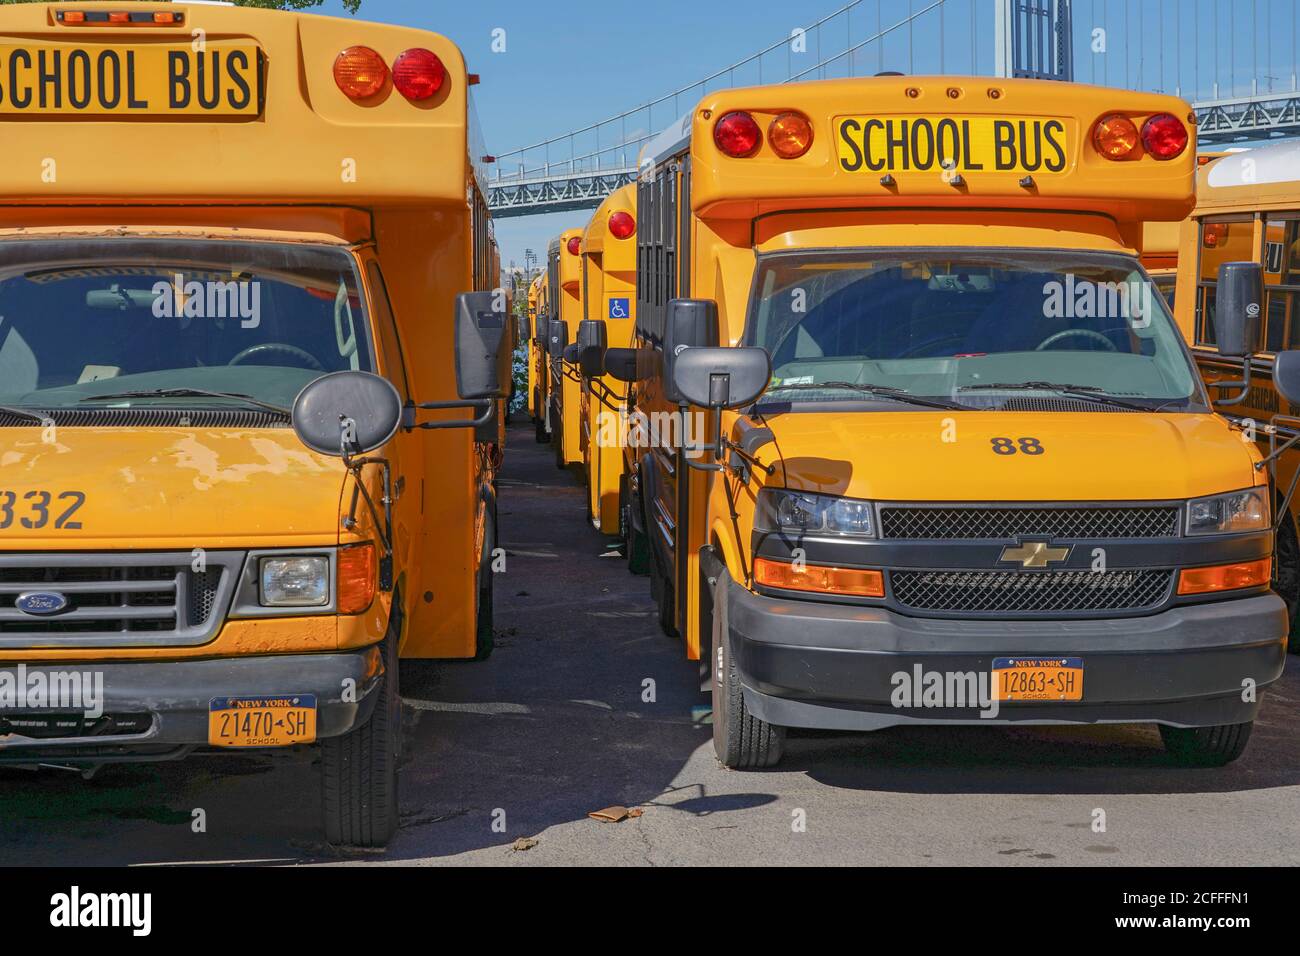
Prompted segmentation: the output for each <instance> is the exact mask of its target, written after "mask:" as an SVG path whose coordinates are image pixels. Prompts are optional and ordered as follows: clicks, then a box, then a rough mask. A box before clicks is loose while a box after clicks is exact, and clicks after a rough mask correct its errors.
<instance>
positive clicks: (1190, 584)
mask: <svg viewBox="0 0 1300 956" xmlns="http://www.w3.org/2000/svg"><path fill="white" fill-rule="evenodd" d="M1272 576H1273V559H1272V558H1260V559H1259V560H1258V561H1243V562H1241V563H1239V564H1216V565H1214V566H1213V567H1209V568H1184V569H1183V571H1182V573H1180V574H1179V575H1178V593H1179V594H1211V593H1213V592H1215V591H1235V590H1238V589H1239V588H1259V587H1264V585H1266V584H1268V582H1269V580H1270V579H1271V578H1272Z"/></svg>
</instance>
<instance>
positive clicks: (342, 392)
mask: <svg viewBox="0 0 1300 956" xmlns="http://www.w3.org/2000/svg"><path fill="white" fill-rule="evenodd" d="M404 412H405V409H404V408H403V406H402V399H401V396H400V395H399V394H398V392H397V389H396V388H394V387H393V384H392V383H391V382H389V381H388V380H387V379H385V378H381V377H379V376H378V375H372V374H370V373H369V372H359V371H343V372H331V373H330V374H328V375H322V376H321V377H320V378H317V379H315V380H314V381H312V382H309V383H308V384H307V385H306V386H305V387H304V388H303V390H302V391H301V392H299V393H298V397H297V398H296V399H294V403H293V411H292V413H291V422H292V424H293V430H294V432H295V433H296V434H297V435H298V438H299V440H300V441H302V443H303V444H304V445H306V446H307V447H308V448H310V449H311V450H312V451H315V452H318V453H320V454H322V455H331V456H333V457H337V458H340V459H342V461H343V466H344V467H345V468H347V470H348V472H349V473H350V474H351V475H352V478H353V486H352V506H351V508H350V509H349V510H348V514H347V516H346V517H344V519H343V527H344V528H346V529H347V530H349V531H352V530H354V529H355V528H356V526H357V506H358V504H359V500H358V499H362V500H364V501H365V504H366V508H367V509H368V510H369V512H370V517H371V519H372V520H373V521H374V524H375V528H376V529H377V532H378V534H379V536H380V538H381V542H380V543H381V544H382V546H383V554H382V555H381V556H380V559H379V586H380V588H381V589H382V590H384V591H391V590H392V589H393V507H392V506H393V472H392V466H391V465H390V464H389V461H388V459H387V458H381V457H377V456H373V457H372V456H369V455H368V454H367V453H368V452H370V451H373V450H375V449H377V448H381V447H382V446H384V445H385V444H387V443H388V441H389V439H391V438H392V437H393V435H394V434H396V433H397V429H398V428H399V427H400V426H401V424H402V420H403V418H404ZM367 465H377V466H379V468H380V470H381V471H382V473H383V497H382V498H381V499H380V504H382V505H383V514H382V515H381V514H380V510H379V508H378V507H377V506H376V504H375V500H374V498H373V497H372V496H371V494H370V491H369V489H368V488H366V484H365V482H364V481H363V480H362V472H363V471H364V470H365V467H366V466H367Z"/></svg>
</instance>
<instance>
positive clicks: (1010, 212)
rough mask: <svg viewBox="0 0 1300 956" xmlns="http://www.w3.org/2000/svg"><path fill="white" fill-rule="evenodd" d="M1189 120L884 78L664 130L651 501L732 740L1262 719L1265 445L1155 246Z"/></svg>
mask: <svg viewBox="0 0 1300 956" xmlns="http://www.w3.org/2000/svg"><path fill="white" fill-rule="evenodd" d="M1190 122H1191V114H1190V110H1189V108H1188V107H1187V105H1186V104H1185V103H1183V102H1181V101H1179V100H1177V99H1174V98H1172V97H1165V96H1155V95H1144V94H1135V93H1129V92H1124V91H1116V90H1107V89H1101V88H1093V87H1085V86H1075V85H1071V84H1062V83H1042V82H1034V81H1027V80H1026V81H1020V80H1000V79H999V80H989V79H967V78H953V77H898V78H894V77H890V78H877V79H870V80H847V81H826V82H821V83H809V84H801V85H800V84H795V85H787V86H780V87H772V88H756V89H750V90H733V91H726V92H719V93H717V94H713V95H710V96H708V97H706V98H705V99H704V100H703V101H701V102H700V104H699V105H698V106H697V107H696V109H695V110H694V111H693V113H691V114H690V115H688V116H687V117H686V118H685V119H684V120H683V121H682V122H681V123H680V124H678V125H677V126H675V127H673V128H671V129H670V130H668V131H665V133H664V134H663V135H662V136H661V137H660V138H659V139H658V140H656V141H655V142H652V143H651V144H650V146H648V147H647V154H646V157H645V159H644V160H643V165H642V169H641V174H640V187H639V193H638V199H637V208H638V214H639V219H640V220H641V222H642V223H643V224H644V223H646V222H662V223H663V226H662V227H661V228H656V229H655V230H654V231H653V232H652V231H650V230H647V229H646V228H645V227H644V225H643V227H642V228H641V229H640V230H639V234H638V235H639V239H638V241H639V242H640V243H641V245H642V248H641V250H640V257H639V262H640V263H641V268H640V270H639V272H638V286H637V294H638V303H637V306H638V314H637V330H636V345H637V349H638V357H637V361H636V370H635V372H634V373H631V374H630V375H629V377H630V378H632V379H633V380H634V381H633V383H632V388H633V390H634V393H635V408H634V410H633V413H632V414H633V417H634V418H638V419H639V422H638V423H637V424H638V425H640V426H641V427H639V428H638V427H633V428H632V429H631V430H630V432H629V441H630V443H631V445H632V447H631V448H630V451H629V463H628V467H629V475H630V477H631V479H632V488H631V492H630V494H631V497H632V503H631V505H632V506H631V508H630V511H631V513H632V515H633V517H634V519H635V527H634V528H633V529H632V532H631V534H632V535H633V536H634V538H635V539H636V540H637V541H639V542H645V543H646V544H647V545H648V548H649V552H650V555H651V557H652V560H651V562H650V564H651V568H650V572H651V584H652V590H653V592H654V593H655V594H656V596H657V597H658V599H659V606H660V619H661V623H662V624H663V626H664V628H665V629H666V630H668V631H669V632H670V633H671V632H680V633H681V634H682V636H683V640H684V644H685V648H686V651H687V655H688V657H690V658H699V659H701V660H702V661H704V662H707V670H708V671H709V672H710V675H711V677H710V681H709V683H710V686H711V690H712V696H713V713H714V717H713V726H714V742H715V748H716V750H717V753H718V756H719V758H720V759H721V760H722V761H723V762H724V763H726V764H727V765H728V766H737V767H744V766H763V765H768V764H771V763H773V762H775V761H776V760H777V759H779V757H780V754H781V749H782V740H783V735H784V729H783V728H785V727H818V728H830V729H842V730H844V729H847V730H854V729H856V730H871V729H876V728H880V727H887V726H893V725H899V724H913V723H915V724H944V723H963V722H969V723H973V724H979V723H1101V722H1155V723H1157V724H1159V725H1160V727H1161V732H1162V735H1163V736H1164V738H1165V741H1166V744H1167V746H1168V747H1169V748H1170V749H1171V750H1172V751H1174V752H1176V753H1177V754H1179V755H1180V756H1182V757H1184V758H1186V759H1188V760H1191V761H1196V762H1205V763H1223V762H1226V761H1228V760H1231V759H1233V758H1235V757H1236V756H1237V755H1238V754H1239V753H1240V752H1241V750H1242V749H1243V748H1244V746H1245V742H1246V739H1247V738H1248V736H1249V732H1250V727H1251V722H1252V721H1253V719H1254V718H1255V715H1256V713H1257V710H1258V707H1259V702H1258V701H1259V697H1258V691H1259V690H1260V689H1262V688H1264V687H1266V686H1267V685H1268V684H1269V683H1271V682H1272V681H1273V680H1275V679H1276V678H1277V677H1278V675H1279V674H1280V672H1281V669H1282V664H1283V659H1284V648H1285V638H1284V634H1285V630H1286V614H1285V610H1284V607H1283V605H1282V602H1281V601H1280V600H1279V599H1278V597H1277V595H1276V594H1274V593H1273V592H1272V591H1271V590H1270V587H1269V584H1270V567H1271V561H1272V554H1273V531H1272V525H1271V522H1270V515H1271V506H1270V502H1269V493H1268V488H1267V475H1266V473H1265V472H1264V471H1263V470H1262V469H1260V468H1257V467H1256V466H1257V464H1258V463H1259V461H1260V456H1259V453H1258V451H1257V450H1256V448H1255V447H1254V446H1253V445H1252V444H1250V443H1248V442H1244V441H1242V439H1241V437H1240V435H1239V434H1237V433H1236V432H1235V431H1234V429H1233V428H1232V427H1231V426H1230V425H1229V423H1228V422H1226V421H1225V420H1224V419H1223V418H1221V417H1219V416H1217V415H1215V414H1214V412H1213V410H1212V408H1211V406H1210V404H1209V401H1208V399H1207V395H1206V393H1205V390H1204V389H1203V387H1202V385H1201V382H1200V380H1199V378H1198V376H1197V375H1196V372H1195V369H1194V368H1193V366H1192V363H1191V361H1190V359H1189V356H1188V352H1187V349H1186V347H1185V345H1184V343H1183V341H1182V340H1181V338H1180V337H1179V334H1178V330H1177V328H1176V326H1175V324H1174V322H1173V319H1172V317H1171V315H1170V313H1169V311H1168V309H1167V307H1166V306H1165V305H1164V303H1163V300H1162V299H1161V297H1160V296H1159V294H1158V293H1157V292H1155V290H1154V289H1153V287H1152V284H1151V281H1150V278H1149V277H1148V276H1147V274H1146V273H1145V272H1144V270H1143V269H1142V267H1141V265H1140V263H1139V260H1138V256H1139V252H1140V250H1141V248H1142V228H1143V223H1144V222H1148V221H1169V222H1177V221H1179V220H1181V219H1183V218H1184V217H1185V216H1186V215H1187V214H1188V212H1189V211H1190V208H1191V205H1192V196H1193V173H1194V158H1193V157H1194V147H1195V143H1194V129H1193V128H1192V127H1191V126H1190V125H1189V124H1190ZM672 250H677V251H679V252H680V253H681V254H680V256H678V257H676V258H674V257H673V256H671V255H666V254H665V252H666V251H672ZM667 426H672V427H667ZM632 552H633V549H632V547H631V545H629V553H632ZM1243 687H1246V688H1247V689H1248V692H1245V693H1243Z"/></svg>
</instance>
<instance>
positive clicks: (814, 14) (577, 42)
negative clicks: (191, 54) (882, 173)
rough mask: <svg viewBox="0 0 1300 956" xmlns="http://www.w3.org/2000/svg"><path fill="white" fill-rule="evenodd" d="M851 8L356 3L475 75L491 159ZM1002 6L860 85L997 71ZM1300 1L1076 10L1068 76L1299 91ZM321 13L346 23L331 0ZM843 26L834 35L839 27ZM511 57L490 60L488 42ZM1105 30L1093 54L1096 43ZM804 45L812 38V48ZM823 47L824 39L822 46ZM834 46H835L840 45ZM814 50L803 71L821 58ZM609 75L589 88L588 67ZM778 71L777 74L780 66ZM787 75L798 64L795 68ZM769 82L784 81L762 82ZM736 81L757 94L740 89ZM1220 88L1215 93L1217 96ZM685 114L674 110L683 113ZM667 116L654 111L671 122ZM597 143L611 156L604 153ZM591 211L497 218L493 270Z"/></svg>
mask: <svg viewBox="0 0 1300 956" xmlns="http://www.w3.org/2000/svg"><path fill="white" fill-rule="evenodd" d="M848 2H849V0H810V2H804V3H794V2H791V0H644V2H639V3H636V2H627V0H562V2H559V3H545V2H537V0H529V2H522V0H508V2H503V0H479V2H477V3H463V2H457V3H451V2H446V0H361V10H360V13H359V17H360V18H361V19H366V20H376V21H381V22H387V23H398V24H403V25H406V26H414V27H419V28H422V29H428V30H433V31H435V32H438V33H442V34H444V35H446V36H448V37H450V38H451V39H452V40H454V41H455V42H456V43H457V44H458V45H459V46H460V47H461V49H462V50H463V51H464V52H465V56H466V59H467V60H468V62H469V68H470V70H471V71H473V72H476V73H479V74H480V75H481V76H482V85H480V86H479V87H477V88H476V90H475V101H476V104H477V108H478V113H479V118H480V122H481V124H482V126H483V132H484V136H485V138H486V140H487V145H488V149H489V151H490V152H492V153H497V154H499V153H502V152H505V151H506V150H508V149H511V148H514V147H520V146H527V145H530V144H532V143H534V142H537V141H539V140H543V139H546V138H548V137H550V136H555V135H558V134H561V133H565V132H567V131H569V130H571V129H575V128H580V127H582V126H586V125H587V124H590V123H594V122H598V121H600V120H604V119H607V118H609V117H611V116H614V115H616V114H618V113H620V112H622V111H623V110H625V109H629V108H631V107H635V106H638V105H640V104H642V103H644V102H646V101H648V100H652V99H654V98H655V97H658V96H660V95H663V94H665V93H668V92H670V91H672V90H673V89H676V88H678V87H681V86H686V85H688V84H689V83H693V82H695V81H697V80H699V79H702V78H703V77H704V76H706V75H708V74H710V73H712V72H714V71H715V70H717V69H720V68H722V67H724V66H726V65H728V64H730V63H732V62H734V61H737V60H740V59H743V58H745V57H747V56H749V55H750V54H753V53H756V52H757V51H758V50H760V49H762V48H764V47H767V46H769V45H771V44H773V43H775V42H777V41H778V40H781V39H782V38H784V37H788V36H789V35H790V33H791V30H793V29H794V28H796V27H806V26H808V25H809V24H810V23H811V22H812V21H814V20H817V19H818V18H820V17H824V16H827V15H829V14H831V13H833V12H835V11H836V10H839V9H840V8H842V7H844V6H845V5H847V4H848ZM934 2H935V0H864V2H862V3H859V4H858V5H857V6H856V7H855V9H854V11H853V13H852V14H851V17H852V19H851V22H848V23H845V22H844V20H845V18H844V17H840V18H839V19H837V20H836V21H834V27H833V28H832V27H828V28H827V29H826V31H825V32H826V33H827V34H829V33H831V32H832V29H833V30H834V31H836V36H837V37H838V36H839V31H841V29H843V33H844V34H846V35H849V36H851V37H852V42H854V43H857V42H860V41H861V40H862V39H864V38H865V37H867V36H869V35H871V34H872V33H874V32H875V23H876V22H877V18H878V22H879V23H881V24H882V25H884V26H888V25H890V24H893V23H897V22H899V21H901V20H904V19H905V18H907V17H908V16H909V14H912V13H917V12H918V11H924V10H925V9H926V8H927V7H930V6H931V4H933V3H934ZM995 2H996V0H945V2H944V4H943V18H942V21H941V19H940V16H939V13H938V11H937V10H935V11H930V12H927V13H924V14H923V15H922V16H919V17H917V19H916V21H915V25H914V28H913V29H912V30H910V31H908V30H901V29H900V30H897V31H895V32H893V33H891V34H890V36H889V38H888V39H887V40H886V41H885V42H883V43H876V44H872V45H870V46H869V47H867V48H866V49H864V50H863V52H862V53H861V54H860V59H859V60H858V62H857V64H856V74H857V75H863V74H864V73H868V74H869V73H871V72H875V71H876V70H877V69H880V68H883V69H898V70H903V71H905V72H911V73H927V72H929V73H935V72H946V73H963V74H968V73H971V72H976V73H981V74H988V73H990V72H991V71H992V68H993V48H994V44H993V30H992V27H993V23H994V4H995ZM1298 10H1300V0H1074V2H1073V11H1074V13H1073V16H1074V31H1073V32H1074V44H1073V50H1074V61H1075V79H1076V80H1078V81H1080V82H1085V83H1089V82H1095V83H1103V84H1107V85H1113V86H1128V87H1133V88H1140V89H1151V90H1160V91H1163V92H1169V93H1174V92H1178V93H1181V95H1183V96H1184V97H1185V98H1187V99H1189V100H1194V99H1209V98H1212V96H1213V95H1214V94H1215V93H1216V92H1217V94H1218V96H1220V97H1229V96H1234V95H1235V96H1242V95H1248V94H1250V93H1252V92H1254V91H1256V90H1258V92H1261V93H1262V92H1269V91H1284V90H1291V89H1295V88H1296V87H1297V75H1296V74H1297V59H1300V57H1298V56H1297V50H1298V49H1300V23H1298V21H1300V13H1298V12H1297V11H1298ZM319 12H322V13H329V14H334V15H342V16H347V14H346V13H345V12H344V11H343V8H342V3H341V0H326V2H325V3H324V5H323V6H322V7H321V8H320V9H319ZM841 24H843V28H841V26H840V25H841ZM496 29H501V30H504V31H505V43H506V50H505V52H503V53H494V52H493V51H492V40H493V31H494V30H496ZM1098 30H1101V31H1102V34H1101V36H1102V40H1103V42H1102V43H1101V46H1102V47H1103V48H1104V49H1103V50H1101V51H1098V50H1097V49H1095V47H1096V46H1097V37H1098V33H1097V31H1098ZM812 42H813V41H812V40H811V38H810V40H809V43H810V45H811V43H812ZM831 42H832V41H831V40H830V39H829V38H828V40H827V43H828V44H830V43H831ZM835 42H839V43H840V45H841V47H842V46H843V45H844V40H843V39H838V40H836V41H835ZM814 53H815V51H811V50H810V52H809V54H808V55H809V57H810V59H809V60H808V62H809V63H813V62H816V57H815V55H814ZM597 64H604V65H605V66H606V67H608V72H606V73H605V74H604V76H603V79H602V80H601V81H600V82H591V81H590V80H589V79H588V77H589V76H590V73H589V71H590V70H591V68H592V67H594V66H595V65H597ZM771 65H772V66H773V67H774V68H777V69H782V68H785V65H786V64H785V57H784V56H781V55H778V62H776V63H774V64H771ZM796 68H797V67H796ZM768 79H769V81H771V80H780V79H784V76H776V77H769V78H768ZM744 81H745V82H754V81H755V80H754V79H753V78H746V79H745V80H744ZM1216 84H1217V85H1216ZM689 106H690V104H689V103H687V104H685V105H684V107H683V109H682V111H683V112H684V111H685V109H686V108H689ZM673 118H675V117H673V116H669V115H668V114H667V113H666V112H665V113H662V114H661V115H656V117H655V118H654V124H655V126H656V129H655V130H654V131H656V132H657V131H658V129H659V128H662V127H663V126H666V125H667V124H668V122H670V121H671V120H672V119H673ZM606 145H607V144H606ZM590 215H591V212H590V210H580V211H577V212H572V213H560V214H555V215H551V216H534V217H524V218H515V219H501V220H498V221H497V227H496V228H497V238H498V240H499V241H500V243H501V246H502V253H503V259H504V261H505V262H506V264H507V265H508V264H509V263H510V261H511V260H512V259H513V260H514V261H516V262H519V263H520V264H522V260H523V253H524V249H525V248H532V249H534V250H535V251H537V252H538V253H539V254H544V250H545V248H546V243H547V241H548V240H549V239H550V238H551V237H552V236H554V235H556V234H557V233H559V232H561V231H562V230H564V229H567V228H569V227H571V226H580V225H583V224H585V223H586V221H587V219H588V218H589V217H590Z"/></svg>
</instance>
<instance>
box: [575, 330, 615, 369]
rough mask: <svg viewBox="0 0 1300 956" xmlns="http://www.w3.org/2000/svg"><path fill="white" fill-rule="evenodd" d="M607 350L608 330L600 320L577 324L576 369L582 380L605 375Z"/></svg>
mask: <svg viewBox="0 0 1300 956" xmlns="http://www.w3.org/2000/svg"><path fill="white" fill-rule="evenodd" d="M608 350H609V330H608V329H606V328H605V323H604V322H603V321H601V320H600V319H585V320H583V321H582V322H579V323H578V368H579V369H581V370H582V377H583V378H600V377H601V376H602V375H604V374H605V353H606V352H607V351H608Z"/></svg>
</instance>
